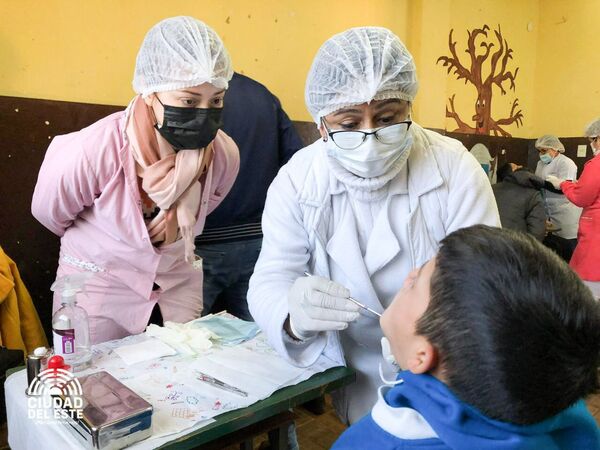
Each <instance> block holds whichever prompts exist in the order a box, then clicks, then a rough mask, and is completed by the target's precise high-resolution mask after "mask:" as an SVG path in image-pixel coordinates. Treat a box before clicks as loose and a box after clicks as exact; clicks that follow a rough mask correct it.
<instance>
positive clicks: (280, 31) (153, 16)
mask: <svg viewBox="0 0 600 450" xmlns="http://www.w3.org/2000/svg"><path fill="white" fill-rule="evenodd" d="M355 3H356V4H357V5H358V4H360V5H361V7H360V8H358V7H354V8H352V7H348V5H349V4H352V1H350V2H349V1H347V0H346V1H344V0H335V1H327V2H324V1H319V0H309V1H281V0H259V1H248V0H228V1H220V0H202V1H199V0H179V1H164V0H120V1H119V0H85V1H80V0H0V17H1V18H2V19H1V21H2V25H1V28H0V61H2V66H3V68H2V69H0V95H9V96H22V97H31V98H46V99H59V100H69V101H79V102H89V103H102V104H122V105H125V104H127V103H128V102H129V100H130V99H131V97H132V96H133V94H134V93H133V90H132V88H131V78H132V75H133V69H134V66H135V56H136V54H137V51H138V48H139V46H140V44H141V42H142V40H143V38H144V35H145V33H146V32H147V31H148V29H149V28H150V27H152V26H153V25H154V24H155V23H157V22H158V21H160V20H161V19H163V18H166V17H170V16H175V15H184V14H185V15H191V16H194V17H197V18H199V19H201V20H203V21H204V22H206V23H207V24H209V25H210V26H211V27H213V28H214V29H215V30H216V31H217V33H218V34H219V35H220V36H221V38H222V39H223V41H224V42H225V45H226V47H227V49H228V50H229V52H230V54H231V57H232V60H233V63H234V68H235V70H238V71H241V72H243V73H245V74H247V75H249V76H251V77H253V78H255V79H257V80H258V81H261V82H262V83H264V84H265V85H267V86H268V87H269V89H271V90H272V91H273V92H274V93H275V94H276V95H278V96H279V97H280V99H281V101H282V102H283V105H284V107H285V108H286V110H287V112H288V114H290V116H291V117H292V118H294V119H296V120H310V116H309V115H308V112H307V111H306V108H305V106H304V82H305V80H306V74H307V73H308V70H309V68H310V64H311V62H312V59H313V57H314V55H315V53H316V52H317V50H318V48H319V47H320V45H321V44H322V43H323V42H324V41H325V40H326V39H327V38H329V37H330V36H331V35H332V34H334V33H338V32H341V31H343V30H345V29H346V28H349V27H352V26H361V25H365V24H369V25H379V26H385V27H388V28H390V29H392V30H393V31H394V32H395V33H396V34H398V35H399V36H400V38H402V39H405V38H406V19H405V17H406V13H405V10H406V3H407V1H404V0H402V1H398V0H387V1H382V0H380V1H377V2H375V1H373V2H363V1H360V2H355ZM7 18H8V20H7Z"/></svg>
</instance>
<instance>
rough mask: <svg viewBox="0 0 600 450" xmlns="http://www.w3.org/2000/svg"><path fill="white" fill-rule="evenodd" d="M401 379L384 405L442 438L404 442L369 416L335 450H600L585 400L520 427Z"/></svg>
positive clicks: (429, 383) (419, 381)
mask: <svg viewBox="0 0 600 450" xmlns="http://www.w3.org/2000/svg"><path fill="white" fill-rule="evenodd" d="M398 378H399V379H403V380H404V382H403V383H402V384H400V385H397V386H395V387H393V388H391V389H390V390H389V391H388V392H387V393H386V394H385V396H384V398H385V403H387V405H389V406H391V407H393V408H411V409H412V410H415V411H417V412H418V413H420V414H421V416H422V417H423V418H424V419H425V421H427V423H428V424H429V425H430V427H431V428H432V429H433V431H434V432H435V434H437V436H438V437H437V438H436V437H430V438H426V439H401V438H399V437H396V436H394V435H393V434H390V433H389V432H387V431H385V430H384V429H383V428H381V427H380V426H379V425H378V424H377V423H376V422H375V420H374V419H373V416H372V414H368V415H366V416H365V417H363V418H362V419H361V420H359V421H358V422H357V423H355V424H354V425H352V426H351V427H350V428H348V429H347V430H346V431H345V432H344V433H343V434H342V435H341V436H340V438H339V439H338V440H337V441H336V442H335V443H334V445H333V447H332V449H335V450H343V449H377V450H385V449H403V450H409V449H428V450H442V449H443V450H448V449H460V450H516V449H519V450H559V449H560V450H567V449H568V450H598V449H600V428H599V427H598V425H597V423H596V421H595V419H594V417H592V415H591V414H590V413H589V411H588V410H587V408H586V406H585V403H584V402H583V400H580V401H578V402H577V403H575V404H574V405H573V406H571V407H569V408H567V409H565V410H563V411H561V412H560V413H559V414H557V415H556V416H554V417H551V418H549V419H546V420H544V421H543V422H540V423H536V424H533V425H515V424H511V423H506V422H500V421H498V420H493V419H490V418H488V417H486V416H484V415H483V414H482V413H480V412H479V411H477V410H476V409H475V408H473V407H471V406H469V405H467V404H466V403H463V402H462V401H460V400H459V399H458V398H456V396H455V395H454V394H453V393H452V392H451V391H450V390H449V389H448V387H447V386H446V385H445V384H444V383H442V382H440V381H439V380H437V379H436V378H434V377H432V376H431V375H415V374H413V373H411V372H408V371H405V372H401V373H400V374H399V375H398Z"/></svg>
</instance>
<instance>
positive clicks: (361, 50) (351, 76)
mask: <svg viewBox="0 0 600 450" xmlns="http://www.w3.org/2000/svg"><path fill="white" fill-rule="evenodd" d="M417 89H418V82H417V73H416V68H415V63H414V61H413V57H412V55H411V54H410V53H409V52H408V50H407V49H406V47H405V46H404V44H403V43H402V41H400V39H399V38H398V36H396V35H395V34H394V33H392V32H391V31H390V30H388V29H386V28H380V27H359V28H351V29H349V30H346V31H344V32H343V33H340V34H336V35H335V36H333V37H332V38H330V39H328V40H327V41H326V42H325V43H324V44H323V45H322V46H321V48H320V49H319V51H318V52H317V56H315V59H314V61H313V63H312V67H311V68H310V71H309V73H308V78H307V80H306V89H305V93H304V96H305V101H306V106H307V108H308V111H309V112H310V114H311V116H312V118H313V120H314V121H315V122H316V123H317V124H319V121H320V118H321V117H323V116H326V115H327V114H330V113H332V112H334V111H337V110H338V109H341V108H346V107H348V106H352V105H360V104H361V103H366V102H370V101H371V100H386V99H390V98H397V99H401V100H407V101H413V99H414V98H415V95H416V93H417Z"/></svg>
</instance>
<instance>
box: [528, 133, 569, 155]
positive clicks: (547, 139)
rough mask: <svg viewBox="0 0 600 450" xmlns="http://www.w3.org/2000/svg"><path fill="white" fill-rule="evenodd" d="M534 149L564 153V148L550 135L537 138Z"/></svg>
mask: <svg viewBox="0 0 600 450" xmlns="http://www.w3.org/2000/svg"><path fill="white" fill-rule="evenodd" d="M535 148H537V149H540V148H551V149H553V150H556V151H557V152H560V153H564V152H565V146H564V145H562V142H560V141H559V140H558V138H557V137H556V136H553V135H551V134H545V135H543V136H542V137H539V138H537V140H536V141H535Z"/></svg>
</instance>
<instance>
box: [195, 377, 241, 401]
mask: <svg viewBox="0 0 600 450" xmlns="http://www.w3.org/2000/svg"><path fill="white" fill-rule="evenodd" d="M196 378H197V379H198V380H200V381H204V382H205V383H208V384H210V385H212V386H214V387H217V388H219V389H223V390H224V391H229V392H233V393H234V394H237V395H241V396H242V397H248V393H247V392H246V391H242V390H241V389H238V388H236V387H235V386H232V385H230V384H227V383H225V382H224V381H221V380H218V379H216V378H215V377H211V376H210V375H208V374H205V373H202V372H198V371H196Z"/></svg>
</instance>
